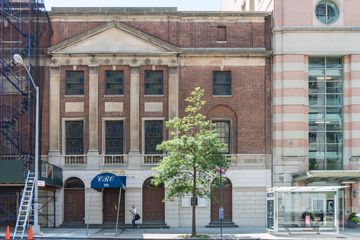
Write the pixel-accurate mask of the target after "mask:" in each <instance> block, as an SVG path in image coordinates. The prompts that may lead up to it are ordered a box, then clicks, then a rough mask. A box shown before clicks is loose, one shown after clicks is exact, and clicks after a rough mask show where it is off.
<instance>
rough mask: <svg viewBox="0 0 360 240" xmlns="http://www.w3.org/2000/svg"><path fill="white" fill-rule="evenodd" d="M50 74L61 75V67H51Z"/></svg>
mask: <svg viewBox="0 0 360 240" xmlns="http://www.w3.org/2000/svg"><path fill="white" fill-rule="evenodd" d="M50 75H60V67H59V66H56V67H50Z"/></svg>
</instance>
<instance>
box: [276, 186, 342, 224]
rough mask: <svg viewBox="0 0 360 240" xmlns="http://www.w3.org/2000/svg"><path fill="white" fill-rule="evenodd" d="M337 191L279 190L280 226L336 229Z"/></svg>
mask: <svg viewBox="0 0 360 240" xmlns="http://www.w3.org/2000/svg"><path fill="white" fill-rule="evenodd" d="M336 197H337V196H336V192H279V193H278V209H277V210H278V228H279V230H280V231H281V230H283V231H284V230H286V231H287V230H288V229H289V228H307V227H319V228H320V230H326V231H332V230H334V231H335V230H336V220H335V204H336V201H335V199H336Z"/></svg>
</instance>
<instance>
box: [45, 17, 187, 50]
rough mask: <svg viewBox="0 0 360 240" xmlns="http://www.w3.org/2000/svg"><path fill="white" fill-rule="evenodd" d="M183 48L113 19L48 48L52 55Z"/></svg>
mask: <svg viewBox="0 0 360 240" xmlns="http://www.w3.org/2000/svg"><path fill="white" fill-rule="evenodd" d="M178 52H180V50H179V49H178V48H177V47H176V46H174V45H171V44H169V43H167V42H165V41H162V40H160V39H158V38H155V37H153V36H151V35H149V34H146V33H144V32H141V31H139V30H136V29H134V28H132V27H129V26H127V25H125V24H121V23H117V22H112V23H108V24H105V25H102V26H100V27H97V28H95V29H92V30H89V31H87V32H85V33H82V34H79V35H77V36H75V37H72V38H70V39H68V40H65V41H63V42H61V43H59V44H56V45H54V46H52V47H51V48H50V49H49V53H50V54H114V53H118V54H121V53H123V54H127V53H129V54H166V53H168V54H174V53H178Z"/></svg>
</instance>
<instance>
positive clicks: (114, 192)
mask: <svg viewBox="0 0 360 240" xmlns="http://www.w3.org/2000/svg"><path fill="white" fill-rule="evenodd" d="M119 191H120V189H119V188H105V189H104V190H103V220H104V223H106V222H111V223H114V222H116V217H117V208H118V201H119ZM119 223H120V224H124V223H125V191H124V189H121V199H120V210H119Z"/></svg>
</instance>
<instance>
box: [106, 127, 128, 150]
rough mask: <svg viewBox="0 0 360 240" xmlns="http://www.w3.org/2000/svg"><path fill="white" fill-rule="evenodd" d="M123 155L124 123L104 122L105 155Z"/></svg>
mask: <svg viewBox="0 0 360 240" xmlns="http://www.w3.org/2000/svg"><path fill="white" fill-rule="evenodd" d="M123 153H124V122H123V121H106V122H105V154H109V155H116V154H118V155H121V154H123Z"/></svg>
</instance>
